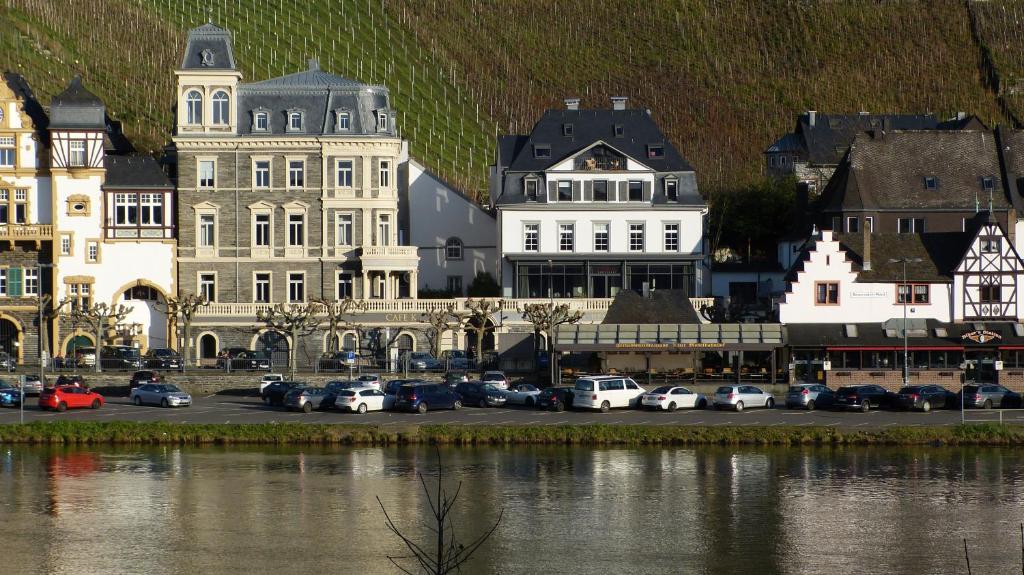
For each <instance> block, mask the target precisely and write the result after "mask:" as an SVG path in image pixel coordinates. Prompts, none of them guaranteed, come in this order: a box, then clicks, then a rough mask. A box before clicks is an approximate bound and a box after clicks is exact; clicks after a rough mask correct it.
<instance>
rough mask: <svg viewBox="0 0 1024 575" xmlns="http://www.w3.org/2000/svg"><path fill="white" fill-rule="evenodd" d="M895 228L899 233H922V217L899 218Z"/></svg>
mask: <svg viewBox="0 0 1024 575" xmlns="http://www.w3.org/2000/svg"><path fill="white" fill-rule="evenodd" d="M896 230H897V231H898V232H899V233H901V234H923V233H924V218H899V219H898V220H897V221H896Z"/></svg>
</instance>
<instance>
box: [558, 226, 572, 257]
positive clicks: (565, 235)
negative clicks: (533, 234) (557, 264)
mask: <svg viewBox="0 0 1024 575" xmlns="http://www.w3.org/2000/svg"><path fill="white" fill-rule="evenodd" d="M575 249H576V226H575V224H558V251H560V252H571V251H574V250H575Z"/></svg>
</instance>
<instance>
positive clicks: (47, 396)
mask: <svg viewBox="0 0 1024 575" xmlns="http://www.w3.org/2000/svg"><path fill="white" fill-rule="evenodd" d="M102 405H103V396H102V395H100V394H98V393H96V392H95V391H91V390H88V389H86V388H84V387H78V386H76V385H58V386H57V387H54V388H51V389H44V390H43V392H42V393H40V394H39V407H40V408H42V409H56V410H57V411H64V410H66V409H68V408H69V407H91V408H93V409H99V408H100V406H102Z"/></svg>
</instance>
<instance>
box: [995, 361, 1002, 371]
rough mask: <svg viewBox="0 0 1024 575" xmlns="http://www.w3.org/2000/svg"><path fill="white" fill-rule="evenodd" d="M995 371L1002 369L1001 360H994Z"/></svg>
mask: <svg viewBox="0 0 1024 575" xmlns="http://www.w3.org/2000/svg"><path fill="white" fill-rule="evenodd" d="M996 371H1003V362H1002V361H997V362H996Z"/></svg>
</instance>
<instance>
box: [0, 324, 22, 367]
mask: <svg viewBox="0 0 1024 575" xmlns="http://www.w3.org/2000/svg"><path fill="white" fill-rule="evenodd" d="M18 331H19V330H18V326H16V325H14V322H13V321H11V320H9V319H0V350H2V351H3V352H4V353H6V354H7V355H8V356H10V357H13V358H14V359H17V358H18V345H17V343H18V335H19V333H18Z"/></svg>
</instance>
